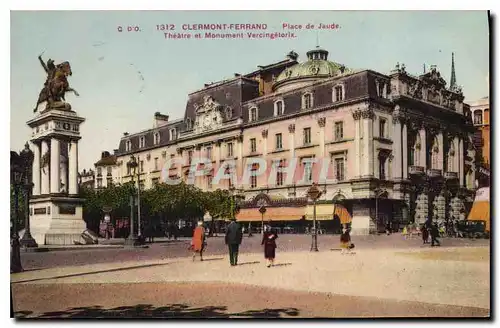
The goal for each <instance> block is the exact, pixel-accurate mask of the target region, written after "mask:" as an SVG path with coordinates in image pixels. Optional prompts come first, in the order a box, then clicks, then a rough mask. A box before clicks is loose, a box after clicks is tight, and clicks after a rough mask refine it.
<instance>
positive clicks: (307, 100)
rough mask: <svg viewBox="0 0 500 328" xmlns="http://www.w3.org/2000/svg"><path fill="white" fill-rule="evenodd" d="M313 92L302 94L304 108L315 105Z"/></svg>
mask: <svg viewBox="0 0 500 328" xmlns="http://www.w3.org/2000/svg"><path fill="white" fill-rule="evenodd" d="M312 101H313V99H312V94H310V93H306V94H305V95H304V96H302V108H303V109H310V108H312V106H313V103H312Z"/></svg>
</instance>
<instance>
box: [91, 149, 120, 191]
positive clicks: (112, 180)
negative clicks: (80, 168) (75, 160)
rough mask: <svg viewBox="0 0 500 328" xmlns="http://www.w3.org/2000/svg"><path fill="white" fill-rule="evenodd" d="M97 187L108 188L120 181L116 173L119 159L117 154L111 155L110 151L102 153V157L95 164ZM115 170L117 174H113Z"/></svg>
mask: <svg viewBox="0 0 500 328" xmlns="http://www.w3.org/2000/svg"><path fill="white" fill-rule="evenodd" d="M94 166H95V172H96V177H95V188H97V189H99V188H106V187H109V186H111V185H113V184H117V183H120V181H119V177H118V176H117V174H116V171H117V170H116V168H117V160H116V155H114V154H113V155H111V154H110V153H109V151H103V152H102V153H101V159H100V160H99V161H97V162H96V163H95V164H94ZM113 172H115V174H114V175H113Z"/></svg>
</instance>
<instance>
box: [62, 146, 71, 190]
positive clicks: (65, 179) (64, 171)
mask: <svg viewBox="0 0 500 328" xmlns="http://www.w3.org/2000/svg"><path fill="white" fill-rule="evenodd" d="M66 146H68V145H66ZM68 164H69V163H68V162H67V161H62V162H61V189H62V187H63V186H64V192H69V186H68Z"/></svg>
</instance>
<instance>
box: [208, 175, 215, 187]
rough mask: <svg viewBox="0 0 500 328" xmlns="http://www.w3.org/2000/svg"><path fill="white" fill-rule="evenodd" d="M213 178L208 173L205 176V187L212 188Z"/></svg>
mask: <svg viewBox="0 0 500 328" xmlns="http://www.w3.org/2000/svg"><path fill="white" fill-rule="evenodd" d="M213 179H214V177H213V176H211V175H209V176H207V189H212V180H213Z"/></svg>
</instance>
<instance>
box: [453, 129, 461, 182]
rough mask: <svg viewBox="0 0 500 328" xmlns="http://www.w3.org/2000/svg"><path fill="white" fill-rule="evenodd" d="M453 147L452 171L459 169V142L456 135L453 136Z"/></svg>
mask: <svg viewBox="0 0 500 328" xmlns="http://www.w3.org/2000/svg"><path fill="white" fill-rule="evenodd" d="M453 148H455V154H454V155H453V172H457V173H458V172H459V171H460V142H459V140H458V137H455V138H453Z"/></svg>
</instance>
